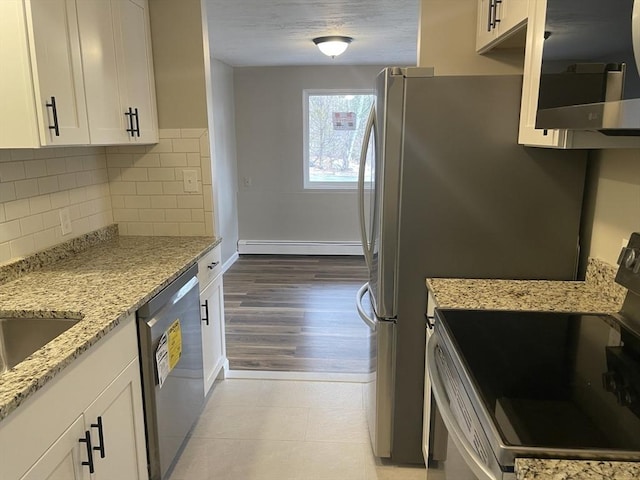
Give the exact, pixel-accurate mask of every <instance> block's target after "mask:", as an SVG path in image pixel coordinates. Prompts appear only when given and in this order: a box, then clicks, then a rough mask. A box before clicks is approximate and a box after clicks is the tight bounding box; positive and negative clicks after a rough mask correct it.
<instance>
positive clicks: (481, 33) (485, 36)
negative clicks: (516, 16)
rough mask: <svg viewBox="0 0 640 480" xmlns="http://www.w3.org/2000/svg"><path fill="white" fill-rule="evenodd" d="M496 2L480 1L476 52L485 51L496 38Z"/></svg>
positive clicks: (492, 0) (490, 0) (491, 0)
mask: <svg viewBox="0 0 640 480" xmlns="http://www.w3.org/2000/svg"><path fill="white" fill-rule="evenodd" d="M493 5H494V0H478V18H477V25H476V50H477V51H479V52H480V51H483V49H484V48H485V47H486V46H487V45H488V44H490V43H491V42H493V40H494V39H495V38H496V33H497V32H496V30H495V28H494V22H493Z"/></svg>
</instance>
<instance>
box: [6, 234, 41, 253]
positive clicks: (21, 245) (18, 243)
mask: <svg viewBox="0 0 640 480" xmlns="http://www.w3.org/2000/svg"><path fill="white" fill-rule="evenodd" d="M9 248H11V254H12V255H13V256H14V257H25V256H27V255H29V254H30V253H33V252H34V251H35V250H36V244H35V241H34V239H33V235H24V236H21V237H20V238H19V239H16V240H11V241H10V242H9Z"/></svg>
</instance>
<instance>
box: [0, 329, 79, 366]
mask: <svg viewBox="0 0 640 480" xmlns="http://www.w3.org/2000/svg"><path fill="white" fill-rule="evenodd" d="M78 321H79V320H78V319H70V318H0V373H3V372H6V371H7V370H9V369H10V368H12V367H14V366H16V365H17V364H18V363H20V362H21V361H23V360H24V359H25V358H27V357H28V356H29V355H31V354H32V353H33V352H35V351H36V350H38V349H39V348H41V347H43V346H44V345H46V344H47V343H49V342H50V341H51V340H53V339H54V338H56V337H57V336H58V335H60V334H61V333H63V332H65V331H67V330H68V329H69V328H71V327H72V326H73V325H75V324H76V323H78Z"/></svg>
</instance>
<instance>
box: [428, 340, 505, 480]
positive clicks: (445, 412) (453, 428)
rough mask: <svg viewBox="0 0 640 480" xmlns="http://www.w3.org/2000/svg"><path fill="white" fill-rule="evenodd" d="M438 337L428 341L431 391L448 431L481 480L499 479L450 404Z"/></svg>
mask: <svg viewBox="0 0 640 480" xmlns="http://www.w3.org/2000/svg"><path fill="white" fill-rule="evenodd" d="M437 338H438V335H437V334H433V335H431V337H430V338H429V341H428V343H427V371H428V373H429V380H431V392H432V393H433V396H434V398H435V400H436V404H437V406H438V410H439V412H440V416H441V417H442V421H443V422H444V424H445V426H446V427H447V432H449V435H450V436H451V439H452V440H453V443H455V445H456V447H458V450H459V453H460V455H461V456H462V458H463V459H464V461H465V463H466V464H467V465H468V466H469V468H471V470H473V472H474V473H475V474H476V475H477V476H478V478H479V480H499V479H498V478H497V477H496V476H495V475H494V473H493V472H492V471H491V470H490V469H489V468H488V467H487V466H486V465H485V464H484V462H483V461H482V460H481V459H480V457H479V456H478V454H477V453H476V452H475V450H474V449H473V446H472V445H471V443H469V441H468V440H467V437H466V436H465V434H464V432H463V431H462V429H461V428H460V426H459V425H458V421H457V420H456V418H455V415H454V413H453V411H452V410H451V407H450V406H449V402H448V401H447V398H446V396H447V394H446V390H445V387H444V383H442V380H441V378H440V374H439V372H438V367H437V365H436V341H437Z"/></svg>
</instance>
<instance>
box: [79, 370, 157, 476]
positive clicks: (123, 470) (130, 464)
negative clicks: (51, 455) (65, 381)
mask: <svg viewBox="0 0 640 480" xmlns="http://www.w3.org/2000/svg"><path fill="white" fill-rule="evenodd" d="M84 419H85V429H86V430H89V431H90V432H91V440H92V443H93V447H94V449H95V450H94V454H93V461H94V464H95V473H94V475H93V478H94V479H95V480H113V479H118V478H123V479H124V478H126V479H131V480H145V479H146V478H147V468H146V467H147V457H146V450H145V449H146V446H145V437H144V423H143V422H144V420H143V414H142V393H141V389H140V368H139V365H138V360H137V359H136V360H134V361H133V362H131V363H130V364H129V366H128V367H127V368H126V369H125V370H124V371H123V372H122V373H121V374H120V375H119V376H118V377H117V378H116V379H115V380H114V381H113V382H112V383H111V384H110V385H109V386H108V387H107V388H106V389H105V390H104V392H102V393H101V394H100V396H99V397H98V398H97V399H96V400H95V401H94V402H93V403H92V404H91V405H90V406H89V408H87V410H86V411H85V412H84ZM101 430H102V431H101ZM101 434H102V436H101ZM100 448H102V449H103V450H100Z"/></svg>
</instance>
